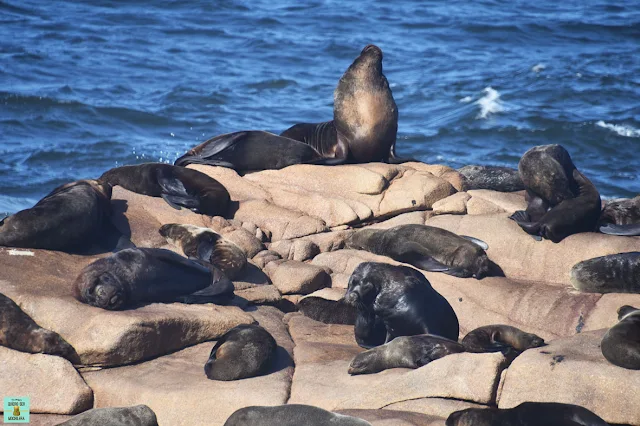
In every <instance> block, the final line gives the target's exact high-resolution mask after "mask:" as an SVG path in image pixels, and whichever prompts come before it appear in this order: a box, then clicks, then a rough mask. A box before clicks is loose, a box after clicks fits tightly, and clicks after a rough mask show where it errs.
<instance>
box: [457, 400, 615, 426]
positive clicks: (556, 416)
mask: <svg viewBox="0 0 640 426" xmlns="http://www.w3.org/2000/svg"><path fill="white" fill-rule="evenodd" d="M446 425H447V426H542V425H544V426H608V425H609V424H608V423H607V422H605V421H604V420H602V419H601V418H600V417H598V416H597V415H595V414H593V413H592V412H591V411H589V410H587V409H586V408H584V407H580V406H578V405H573V404H561V403H557V402H523V403H522V404H520V405H518V406H517V407H514V408H509V409H498V408H467V409H466V410H461V411H455V412H453V413H451V414H450V415H449V417H448V418H447V421H446Z"/></svg>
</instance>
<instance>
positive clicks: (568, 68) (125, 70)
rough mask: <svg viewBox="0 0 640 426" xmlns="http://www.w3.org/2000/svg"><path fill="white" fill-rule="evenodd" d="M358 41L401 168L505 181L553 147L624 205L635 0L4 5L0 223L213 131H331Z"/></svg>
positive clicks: (630, 172)
mask: <svg viewBox="0 0 640 426" xmlns="http://www.w3.org/2000/svg"><path fill="white" fill-rule="evenodd" d="M371 43H373V44H376V45H378V46H380V48H381V49H382V50H383V52H384V62H383V70H384V73H385V75H386V76H387V79H388V80H389V83H390V85H391V89H392V91H393V95H394V98H395V100H396V103H397V105H398V109H399V128H398V141H397V145H396V146H397V152H398V154H399V155H401V156H411V157H414V158H417V159H420V160H421V161H424V162H426V163H438V164H447V165H450V166H452V167H456V168H457V167H461V166H464V165H467V164H486V165H503V166H510V167H517V164H518V160H519V158H520V156H521V155H522V154H523V153H524V152H525V151H527V150H528V149H529V148H531V147H532V146H535V145H543V144H551V143H557V144H562V145H563V146H564V147H565V148H567V150H568V151H569V152H570V153H571V156H572V158H573V160H574V163H575V164H576V165H577V167H578V168H579V169H581V170H582V171H583V172H584V173H585V174H586V175H587V176H588V177H589V178H590V179H591V180H592V181H593V182H594V183H595V184H596V186H597V187H598V189H599V190H600V192H601V194H602V196H603V198H612V197H631V196H635V195H637V194H638V193H640V177H639V169H640V8H639V7H638V3H637V2H636V1H635V0H619V1H615V2H613V1H589V2H585V1H577V0H567V1H564V2H558V1H550V0H538V1H536V2H529V1H527V2H525V1H521V0H515V1H513V0H511V1H498V0H480V1H473V2H450V1H448V2H445V1H429V2H417V1H410V0H400V1H394V2H390V1H357V2H356V1H354V2H347V1H334V0H327V1H317V0H314V1H299V2H295V1H291V2H283V1H279V0H269V1H264V0H258V1H227V0H225V1H192V2H182V1H160V0H154V1H150V0H149V1H142V0H131V1H108V0H91V1H48V2H45V1H39V0H38V1H35V0H20V1H18V0H11V1H6V0H2V1H0V212H5V211H6V212H15V211H18V210H21V209H24V208H27V207H30V206H32V205H33V204H34V203H35V202H36V201H37V200H38V199H40V198H41V197H42V196H44V195H46V194H47V193H48V192H49V191H51V190H52V189H53V188H54V187H56V186H57V185H60V184H63V183H65V182H69V181H72V180H77V179H83V178H96V177H98V176H100V175H101V174H102V172H104V171H105V170H107V169H109V168H112V167H116V166H121V165H125V164H136V163H142V162H149V161H161V162H168V163H172V162H173V161H174V160H175V159H176V158H177V157H178V156H180V155H182V154H183V153H184V152H185V151H186V150H187V149H189V148H191V147H193V146H195V145H197V144H199V143H200V142H202V141H204V140H206V139H208V138H210V137H212V136H215V135H217V134H221V133H227V132H233V131H239V130H249V129H261V130H268V131H272V132H277V133H279V132H281V131H283V130H285V129H286V128H288V127H289V126H291V125H293V124H295V123H299V122H319V121H326V120H330V119H332V111H333V109H332V108H333V90H334V89H335V86H336V84H337V82H338V79H339V78H340V76H341V75H342V73H343V72H344V71H345V70H346V69H347V67H348V66H349V65H350V64H351V62H352V61H353V59H354V58H355V57H356V56H357V55H358V54H359V52H360V50H361V49H362V48H363V47H364V46H365V45H367V44H371Z"/></svg>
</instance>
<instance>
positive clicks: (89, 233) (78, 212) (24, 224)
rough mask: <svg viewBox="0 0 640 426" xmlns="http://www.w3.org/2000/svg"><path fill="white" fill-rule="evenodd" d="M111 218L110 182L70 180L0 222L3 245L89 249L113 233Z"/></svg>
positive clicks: (82, 250) (64, 249) (66, 250)
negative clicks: (28, 206) (27, 207)
mask: <svg viewBox="0 0 640 426" xmlns="http://www.w3.org/2000/svg"><path fill="white" fill-rule="evenodd" d="M110 217H111V186H110V185H109V184H106V183H101V182H98V181H95V180H79V181H76V182H71V183H67V184H65V185H62V186H59V187H57V188H56V189H54V190H53V191H51V193H49V194H48V195H47V196H45V197H44V198H43V199H41V200H40V201H38V203H37V204H36V205H35V206H33V207H31V208H29V209H26V210H22V211H19V212H18V213H16V214H13V215H11V216H8V217H6V218H4V219H3V220H2V221H0V246H7V247H22V248H34V249H47V250H58V251H64V252H70V253H82V252H86V251H87V250H88V249H89V248H90V247H92V246H93V245H94V244H95V243H96V242H98V243H102V242H104V241H103V240H105V239H107V237H108V236H111V234H113V233H112V232H111V231H113V225H112V224H111V220H110ZM107 231H109V232H107ZM107 234H109V235H107Z"/></svg>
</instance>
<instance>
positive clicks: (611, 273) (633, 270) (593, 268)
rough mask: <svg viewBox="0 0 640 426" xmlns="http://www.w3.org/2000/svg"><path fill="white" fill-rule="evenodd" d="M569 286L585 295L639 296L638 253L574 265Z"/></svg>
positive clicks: (639, 254) (590, 260)
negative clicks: (628, 294)
mask: <svg viewBox="0 0 640 426" xmlns="http://www.w3.org/2000/svg"><path fill="white" fill-rule="evenodd" d="M571 284H572V285H573V286H574V287H575V288H576V289H577V290H580V291H584V292H587V293H637V294H640V252H637V251H634V252H629V253H618V254H610V255H607V256H600V257H595V258H593V259H587V260H583V261H582V262H579V263H576V264H575V265H574V266H573V268H571Z"/></svg>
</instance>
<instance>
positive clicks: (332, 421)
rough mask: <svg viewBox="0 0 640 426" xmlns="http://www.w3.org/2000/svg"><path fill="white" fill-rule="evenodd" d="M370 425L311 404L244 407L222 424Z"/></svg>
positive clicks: (278, 425)
mask: <svg viewBox="0 0 640 426" xmlns="http://www.w3.org/2000/svg"><path fill="white" fill-rule="evenodd" d="M275 425H277V426H302V425H304V426H328V425H331V426H371V423H369V422H367V421H365V420H362V419H358V418H356V417H351V416H345V415H343V414H337V413H332V412H331V411H327V410H323V409H322V408H318V407H313V406H311V405H302V404H287V405H279V406H275V407H258V406H251V407H245V408H241V409H239V410H237V411H236V412H234V413H233V414H232V415H231V416H230V417H229V418H228V419H227V421H226V422H225V424H224V426H275Z"/></svg>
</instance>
